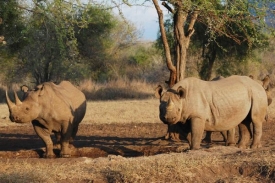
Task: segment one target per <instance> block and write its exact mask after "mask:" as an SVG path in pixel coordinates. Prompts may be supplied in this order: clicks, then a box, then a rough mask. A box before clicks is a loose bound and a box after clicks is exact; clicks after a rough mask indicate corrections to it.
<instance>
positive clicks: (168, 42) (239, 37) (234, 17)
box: [0, 0, 275, 90]
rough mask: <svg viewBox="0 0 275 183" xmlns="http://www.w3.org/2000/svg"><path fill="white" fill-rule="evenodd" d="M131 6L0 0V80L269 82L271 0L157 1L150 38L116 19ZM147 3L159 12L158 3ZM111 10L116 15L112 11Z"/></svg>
mask: <svg viewBox="0 0 275 183" xmlns="http://www.w3.org/2000/svg"><path fill="white" fill-rule="evenodd" d="M134 3H135V4H137V2H136V1H122V2H121V3H118V2H116V1H112V2H109V3H108V2H105V1H102V2H101V3H100V2H98V3H94V2H89V1H87V2H86V3H83V2H81V1H74V0H69V1H63V0H61V1H60V0H52V1H47V0H43V1H37V0H33V1H17V0H10V1H6V0H4V1H1V2H0V18H1V19H0V20H1V21H0V36H1V43H0V65H1V68H2V72H1V74H0V81H1V84H2V85H3V86H4V87H8V88H10V87H14V84H16V85H21V84H26V85H28V86H34V85H36V84H39V83H42V82H45V81H54V82H59V81H61V80H64V79H66V80H70V81H72V82H74V83H75V84H76V85H79V84H80V83H86V84H87V83H89V82H90V84H87V86H90V85H93V84H95V83H96V84H98V85H99V86H102V85H106V83H109V82H113V83H114V82H117V81H119V82H117V83H123V84H122V85H123V86H121V87H122V88H123V87H124V86H129V83H131V82H132V81H135V82H136V83H139V82H141V83H148V86H149V87H150V88H151V87H152V86H153V85H154V86H155V85H156V84H158V83H164V82H165V81H167V82H166V83H168V85H169V86H171V85H172V83H174V82H176V81H177V80H179V79H182V78H184V77H189V76H195V77H199V78H202V79H205V80H209V79H211V78H213V77H215V76H216V75H223V76H229V75H232V74H241V75H250V74H251V75H254V77H257V78H262V77H263V76H264V75H266V74H269V75H270V77H271V79H272V84H273V85H274V77H275V76H274V72H275V71H274V69H273V68H274V61H273V55H274V44H275V43H274V38H273V30H274V28H273V27H274V22H273V18H274V13H273V9H272V7H273V6H274V3H272V2H270V1H248V2H246V1H234V2H233V1H213V2H212V1H211V2H205V1H187V2H186V3H183V4H182V3H180V2H177V1H163V3H162V5H163V6H164V7H166V8H167V9H168V10H169V11H170V14H169V17H165V19H163V17H161V16H160V19H159V20H160V34H159V38H158V39H157V40H156V42H147V41H139V37H140V34H141V33H140V32H139V30H138V29H137V28H136V27H135V26H134V24H133V22H129V21H128V20H127V19H126V18H125V16H123V9H121V7H122V6H120V5H121V4H126V5H129V6H130V5H132V4H134ZM149 3H151V5H153V4H154V5H155V7H156V13H158V14H159V15H161V14H160V13H161V12H160V11H159V10H158V7H159V6H160V5H158V4H159V2H158V1H155V0H154V1H152V2H149ZM115 8H117V9H118V10H119V12H121V15H116V14H114V13H113V11H112V10H113V9H115ZM177 16H179V17H177ZM181 19H183V20H184V21H183V22H182V21H181V22H177V21H179V20H181ZM162 23H163V24H162ZM178 23H181V24H182V25H178ZM183 25H184V26H183ZM177 26H181V27H183V29H182V30H181V29H180V31H179V28H177ZM177 30H178V31H177ZM181 31H183V32H181ZM177 34H179V35H177ZM180 35H181V36H183V37H181V38H180V37H179V36H180ZM183 43H184V44H186V43H188V44H187V45H185V46H180V45H182V44H183ZM181 47H182V49H183V48H184V49H185V51H184V50H182V49H179V48H181ZM180 60H182V61H180ZM180 63H181V64H183V65H181V64H180ZM174 71H177V72H174ZM175 73H177V74H176V75H177V77H174V76H175ZM172 78H174V79H172ZM82 87H83V86H82ZM117 87H120V86H117ZM126 88H127V87H126ZM17 89H18V86H17ZM90 89H91V88H90ZM86 90H87V89H86Z"/></svg>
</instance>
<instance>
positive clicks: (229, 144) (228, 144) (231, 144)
mask: <svg viewBox="0 0 275 183" xmlns="http://www.w3.org/2000/svg"><path fill="white" fill-rule="evenodd" d="M235 145H236V143H227V144H226V146H235Z"/></svg>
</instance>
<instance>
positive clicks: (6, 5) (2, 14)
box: [0, 0, 27, 82]
mask: <svg viewBox="0 0 275 183" xmlns="http://www.w3.org/2000/svg"><path fill="white" fill-rule="evenodd" d="M18 7H19V4H18V2H17V1H16V0H3V1H0V67H1V68H2V70H1V76H0V77H1V80H2V82H8V81H9V80H11V79H12V78H15V75H16V72H15V71H16V68H17V64H16V60H17V53H18V51H20V50H22V48H23V47H24V46H25V45H26V44H27V40H26V39H25V35H24V33H25V29H26V27H25V25H24V23H23V19H24V16H23V11H22V10H21V9H20V8H18Z"/></svg>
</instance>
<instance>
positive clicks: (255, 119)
mask: <svg viewBox="0 0 275 183" xmlns="http://www.w3.org/2000/svg"><path fill="white" fill-rule="evenodd" d="M162 91H163V89H162V87H161V86H159V87H158V88H157V89H156V93H155V95H156V96H157V97H158V98H160V106H159V110H160V113H159V117H160V119H161V120H162V121H163V123H165V124H176V123H177V122H181V123H186V121H190V125H191V145H190V148H191V149H199V148H200V142H201V139H202V135H203V132H204V130H206V131H227V130H230V129H233V128H234V127H236V126H237V125H239V128H240V135H241V138H240V142H239V144H238V145H239V147H240V148H246V146H247V144H248V142H249V140H250V133H249V130H250V124H251V122H252V124H253V141H252V145H251V148H258V147H261V142H260V139H261V136H262V123H263V122H264V121H265V116H266V112H267V100H266V93H265V90H264V89H263V87H262V86H261V85H260V84H259V83H257V82H255V81H253V80H251V79H250V78H249V77H247V76H231V77H228V78H225V79H222V80H221V81H202V80H199V79H197V78H186V79H184V80H182V81H180V82H178V83H177V84H175V85H174V86H173V87H172V88H171V89H169V90H167V91H166V92H162Z"/></svg>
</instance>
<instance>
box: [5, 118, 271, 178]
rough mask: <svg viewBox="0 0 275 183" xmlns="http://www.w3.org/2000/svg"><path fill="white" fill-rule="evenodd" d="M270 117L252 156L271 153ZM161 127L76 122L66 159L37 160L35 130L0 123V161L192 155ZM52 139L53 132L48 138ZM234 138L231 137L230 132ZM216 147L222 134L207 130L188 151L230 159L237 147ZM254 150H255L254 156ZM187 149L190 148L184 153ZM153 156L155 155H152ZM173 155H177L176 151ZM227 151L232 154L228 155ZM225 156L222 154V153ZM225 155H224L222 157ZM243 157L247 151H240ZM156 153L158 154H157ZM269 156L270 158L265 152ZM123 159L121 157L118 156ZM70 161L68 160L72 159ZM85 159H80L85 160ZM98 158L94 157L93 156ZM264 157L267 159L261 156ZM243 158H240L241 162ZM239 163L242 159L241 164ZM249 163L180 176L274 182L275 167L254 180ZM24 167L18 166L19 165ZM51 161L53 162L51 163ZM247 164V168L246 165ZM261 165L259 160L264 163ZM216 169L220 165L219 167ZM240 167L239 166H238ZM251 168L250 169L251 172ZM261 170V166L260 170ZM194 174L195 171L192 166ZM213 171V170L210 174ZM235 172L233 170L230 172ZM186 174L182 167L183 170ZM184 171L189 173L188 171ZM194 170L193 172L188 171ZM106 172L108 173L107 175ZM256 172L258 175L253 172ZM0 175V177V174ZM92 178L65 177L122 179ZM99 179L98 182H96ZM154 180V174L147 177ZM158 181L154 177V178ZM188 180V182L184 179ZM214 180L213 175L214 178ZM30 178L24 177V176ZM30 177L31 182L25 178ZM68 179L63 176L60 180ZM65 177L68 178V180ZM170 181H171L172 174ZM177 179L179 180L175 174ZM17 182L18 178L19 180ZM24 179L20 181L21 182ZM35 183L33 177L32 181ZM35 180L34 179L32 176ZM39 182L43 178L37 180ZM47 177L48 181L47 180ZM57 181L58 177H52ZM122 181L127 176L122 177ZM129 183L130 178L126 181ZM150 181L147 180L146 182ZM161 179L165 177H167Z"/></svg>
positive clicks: (62, 160) (39, 154) (44, 163)
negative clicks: (198, 146)
mask: <svg viewBox="0 0 275 183" xmlns="http://www.w3.org/2000/svg"><path fill="white" fill-rule="evenodd" d="M274 122H275V121H268V122H267V123H266V124H264V126H263V132H264V133H263V137H262V145H263V147H262V148H260V149H258V150H257V151H256V154H254V156H256V157H259V158H261V157H260V156H261V154H263V152H268V153H269V155H268V156H273V158H274V159H275V157H274V154H275V136H274V131H275V126H274ZM166 130H167V126H166V125H164V124H162V123H158V124H156V123H125V124H124V123H123V124H94V125H92V124H81V125H80V128H79V131H78V135H77V137H76V139H75V143H74V146H75V148H72V155H73V156H72V158H70V159H69V160H68V159H66V158H57V159H56V160H58V161H55V160H54V159H52V160H48V161H38V160H39V159H43V158H41V157H42V155H43V152H44V150H45V148H44V144H43V142H42V140H41V139H39V137H38V136H37V135H36V134H35V132H34V130H33V128H32V125H30V124H25V125H11V126H1V127H0V162H1V161H3V162H1V164H5V162H4V160H5V161H8V162H13V163H14V162H18V161H21V160H24V161H26V160H28V162H31V164H33V163H36V162H39V167H43V166H49V164H52V163H53V161H54V162H58V164H62V163H67V164H68V165H69V163H70V162H71V163H76V162H78V161H83V159H82V160H81V159H79V160H76V159H77V158H80V157H82V158H83V157H88V158H92V159H95V160H96V159H98V158H100V157H107V158H105V160H106V159H108V158H109V160H110V159H112V158H115V159H118V157H121V158H129V157H144V156H145V157H146V156H148V157H157V156H159V155H167V154H171V153H172V155H171V157H173V153H179V152H181V153H180V154H183V155H185V156H184V157H185V158H186V157H188V156H190V157H192V153H190V151H188V148H189V146H188V143H187V142H186V141H181V142H173V141H168V140H164V139H163V136H164V135H165V133H166ZM52 138H53V139H54V136H53V137H52ZM236 138H237V136H236ZM219 147H224V142H222V136H221V135H220V134H219V133H214V134H213V143H212V144H205V143H202V149H203V151H201V150H199V151H194V152H193V156H195V157H196V158H198V157H200V156H201V157H202V158H203V155H204V153H207V152H208V153H211V156H213V155H214V154H217V153H218V154H222V153H223V154H228V157H230V156H231V159H232V158H234V156H236V155H237V154H238V153H240V150H238V148H233V149H232V148H230V147H224V149H222V150H221V148H219ZM257 152H259V154H258V155H257ZM55 153H56V155H57V156H58V153H59V150H58V149H55ZM188 153H190V154H189V155H188ZM152 155H156V156H152ZM176 156H178V155H176ZM232 156H233V157H232ZM226 157H227V156H226ZM228 157H227V158H228ZM245 157H246V158H247V155H245ZM161 158H162V157H161ZM169 158H170V157H169ZM270 158H271V159H272V157H270ZM121 160H122V161H125V159H121ZM72 161H73V162H72ZM85 161H86V160H85ZM98 161H99V160H98ZM267 161H269V160H267ZM243 163H246V161H244V162H243ZM243 163H242V164H243ZM254 164H255V163H253V164H252V165H246V164H245V165H242V167H241V168H240V167H239V165H237V166H236V165H233V166H236V167H231V169H229V167H228V166H229V165H228V166H227V165H223V166H222V167H218V168H216V169H215V168H212V169H211V172H208V173H207V175H209V176H208V177H206V176H205V175H204V176H203V177H200V176H199V177H197V178H196V179H194V178H193V179H184V180H186V181H187V182H198V181H199V182H201V181H202V182H212V180H213V176H214V177H215V176H217V174H229V173H234V172H235V174H238V175H240V176H241V177H242V176H244V175H243V171H246V173H245V174H246V176H248V177H249V176H250V178H249V179H247V177H246V178H245V179H243V178H242V179H239V178H237V179H236V175H234V176H233V178H232V177H231V178H223V179H220V180H218V181H215V182H236V181H237V182H247V181H248V182H275V172H274V170H272V171H271V172H272V173H271V175H269V177H268V179H259V178H251V177H254V175H253V176H251V174H249V172H250V173H251V172H253V171H254V169H255V167H256V166H255V165H254ZM23 166H24V165H23ZM54 166H55V165H54ZM250 166H251V168H248V167H250ZM264 166H265V165H264ZM221 168H222V169H221ZM243 169H245V170H243ZM252 169H253V171H252ZM2 171H4V170H3V168H1V167H0V172H2ZM202 171H203V172H204V173H205V171H210V170H209V169H208V168H204V169H201V171H199V172H200V173H199V174H201V173H202ZM261 171H262V170H261ZM195 172H196V173H198V170H195ZM213 172H215V173H213ZM236 172H237V173H236ZM185 173H186V172H185ZM189 173H192V171H191V172H189ZM193 173H194V172H193ZM109 176H110V175H109ZM257 176H259V175H257ZM0 178H1V177H0ZM4 180H5V182H18V181H10V180H9V181H7V180H6V179H4ZM95 180H97V181H94V180H93V181H85V180H82V179H79V178H78V179H75V178H73V179H70V181H73V182H75V181H77V182H79V181H80V182H125V181H124V180H122V179H119V180H117V179H114V178H112V179H107V180H104V181H103V180H102V179H95ZM98 180H99V181H98ZM153 180H155V179H153ZM156 180H158V179H156ZM190 180H191V181H190ZM215 180H216V179H215ZM27 181H30V180H27ZM31 181H33V180H32V179H31ZM66 181H68V179H65V180H64V181H63V182H66ZM70 181H69V182H70ZM172 181H173V182H174V181H175V180H174V179H172ZM181 181H182V179H181ZM19 182H24V181H22V179H21V181H19ZM25 182H26V181H25ZM34 182H36V181H34ZM38 182H40V181H38ZM41 182H48V179H47V181H41ZM49 182H50V181H49ZM58 182H62V181H58ZM126 182H127V181H126ZM130 182H131V181H130ZM149 182H151V181H149ZM166 182H170V179H169V180H167V181H166Z"/></svg>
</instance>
